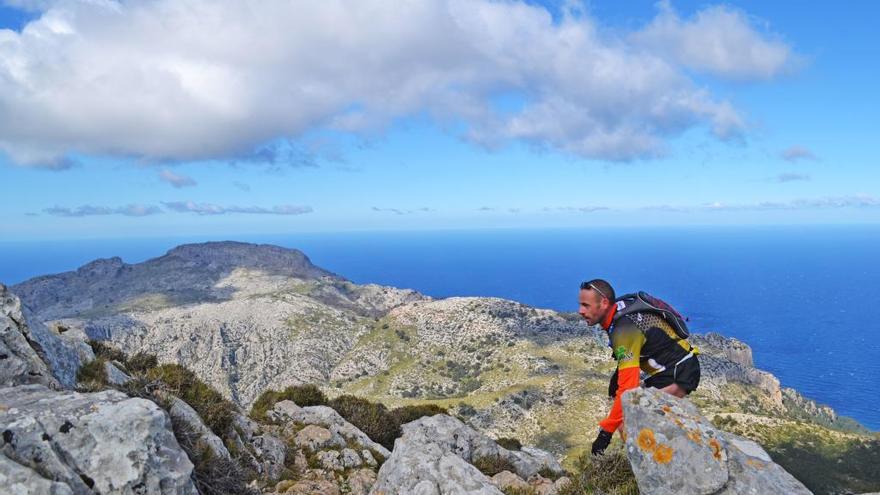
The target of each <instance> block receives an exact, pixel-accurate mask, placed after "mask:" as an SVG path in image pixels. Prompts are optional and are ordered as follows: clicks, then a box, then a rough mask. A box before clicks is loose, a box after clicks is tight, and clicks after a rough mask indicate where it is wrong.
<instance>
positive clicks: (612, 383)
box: [608, 370, 617, 399]
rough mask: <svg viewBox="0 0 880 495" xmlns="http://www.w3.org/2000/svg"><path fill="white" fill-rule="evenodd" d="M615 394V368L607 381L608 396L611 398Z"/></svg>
mask: <svg viewBox="0 0 880 495" xmlns="http://www.w3.org/2000/svg"><path fill="white" fill-rule="evenodd" d="M615 396H617V370H614V374H613V375H611V380H609V381H608V397H611V398H612V399H613V398H614V397H615Z"/></svg>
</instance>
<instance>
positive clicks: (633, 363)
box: [578, 279, 700, 455]
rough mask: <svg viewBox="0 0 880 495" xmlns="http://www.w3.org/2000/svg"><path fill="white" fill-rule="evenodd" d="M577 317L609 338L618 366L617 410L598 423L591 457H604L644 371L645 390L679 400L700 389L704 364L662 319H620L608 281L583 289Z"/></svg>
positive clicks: (612, 388) (612, 391)
mask: <svg viewBox="0 0 880 495" xmlns="http://www.w3.org/2000/svg"><path fill="white" fill-rule="evenodd" d="M578 300H579V303H580V308H579V309H578V313H579V314H580V315H581V317H583V318H584V319H585V320H586V321H587V324H589V325H596V324H599V325H601V326H602V328H603V329H604V330H605V331H607V332H608V336H609V340H610V345H611V349H612V352H613V354H614V359H616V360H617V371H616V372H615V374H614V376H612V382H611V384H610V385H609V389H608V390H609V392H608V393H609V395H610V396H612V397H614V405H612V406H611V411H610V412H609V413H608V416H607V417H606V418H605V419H603V420H602V421H600V422H599V436H597V437H596V440H595V441H594V442H593V446H592V452H593V454H594V455H600V454H602V453H603V452H605V449H606V448H607V447H608V444H609V443H611V437H612V435H613V434H614V432H615V430H617V428H618V427H619V426H620V425H621V423H623V407H622V406H621V404H620V396H621V395H623V393H624V392H625V391H627V390H629V389H631V388H636V387H638V386H639V376H640V373H639V371H640V370H641V371H644V372H645V373H646V374H647V375H648V378H647V379H646V380H645V385H646V386H649V387H654V388H659V389H660V390H662V391H664V392H667V393H669V394H672V395H674V396H676V397H684V396H685V395H687V394H689V393H691V392H693V391H694V390H695V389H696V388H697V385H698V384H699V383H700V363H699V361H698V360H697V356H696V350H695V349H693V348H692V347H691V346H690V344H689V343H688V341H687V340H686V339H681V338H679V337H678V336H677V335H676V333H675V329H673V328H672V326H670V325H669V324H668V323H666V321H665V320H664V319H663V318H662V317H661V316H660V315H659V314H655V313H649V312H637V313H631V314H626V315H622V316H618V315H616V312H617V309H618V305H617V304H616V303H615V295H614V289H613V288H612V287H611V284H609V283H608V282H606V281H605V280H601V279H595V280H591V281H589V282H584V283H582V284H581V288H580V294H579V297H578Z"/></svg>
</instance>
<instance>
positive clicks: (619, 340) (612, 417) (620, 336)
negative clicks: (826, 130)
mask: <svg viewBox="0 0 880 495" xmlns="http://www.w3.org/2000/svg"><path fill="white" fill-rule="evenodd" d="M644 342H645V337H644V334H642V332H641V330H639V329H638V327H636V326H635V325H627V324H623V325H620V326H618V327H617V328H615V329H614V331H612V332H611V348H612V349H613V350H614V358H615V359H616V360H617V394H615V396H614V404H613V405H612V406H611V411H609V412H608V416H607V417H605V419H603V420H602V421H600V422H599V426H600V427H601V428H602V429H603V430H605V431H607V432H609V433H613V432H614V431H615V430H617V428H618V427H620V425H621V423H623V406H622V405H621V403H620V397H621V396H622V395H623V393H624V392H626V391H627V390H629V389H632V388H636V387H638V386H639V372H640V370H639V356H640V355H641V352H642V344H644Z"/></svg>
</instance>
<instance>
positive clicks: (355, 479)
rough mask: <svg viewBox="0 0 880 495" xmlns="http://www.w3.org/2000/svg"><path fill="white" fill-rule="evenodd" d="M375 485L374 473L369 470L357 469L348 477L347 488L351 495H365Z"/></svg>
mask: <svg viewBox="0 0 880 495" xmlns="http://www.w3.org/2000/svg"><path fill="white" fill-rule="evenodd" d="M374 483H376V472H375V471H373V470H371V469H358V470H356V471H353V472H352V473H351V474H349V475H348V488H349V490H351V491H350V492H349V493H351V495H367V494H369V493H370V489H371V488H373V484H374Z"/></svg>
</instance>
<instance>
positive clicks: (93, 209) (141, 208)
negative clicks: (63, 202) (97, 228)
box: [43, 204, 162, 217]
mask: <svg viewBox="0 0 880 495" xmlns="http://www.w3.org/2000/svg"><path fill="white" fill-rule="evenodd" d="M43 212H45V213H48V214H49V215H54V216H57V217H89V216H97V215H125V216H128V217H144V216H147V215H155V214H157V213H162V210H161V209H160V208H159V207H158V206H153V205H140V204H130V205H126V206H120V207H116V208H110V207H107V206H94V205H82V206H78V207H76V208H67V207H62V206H53V207H51V208H46V209H44V210H43Z"/></svg>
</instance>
